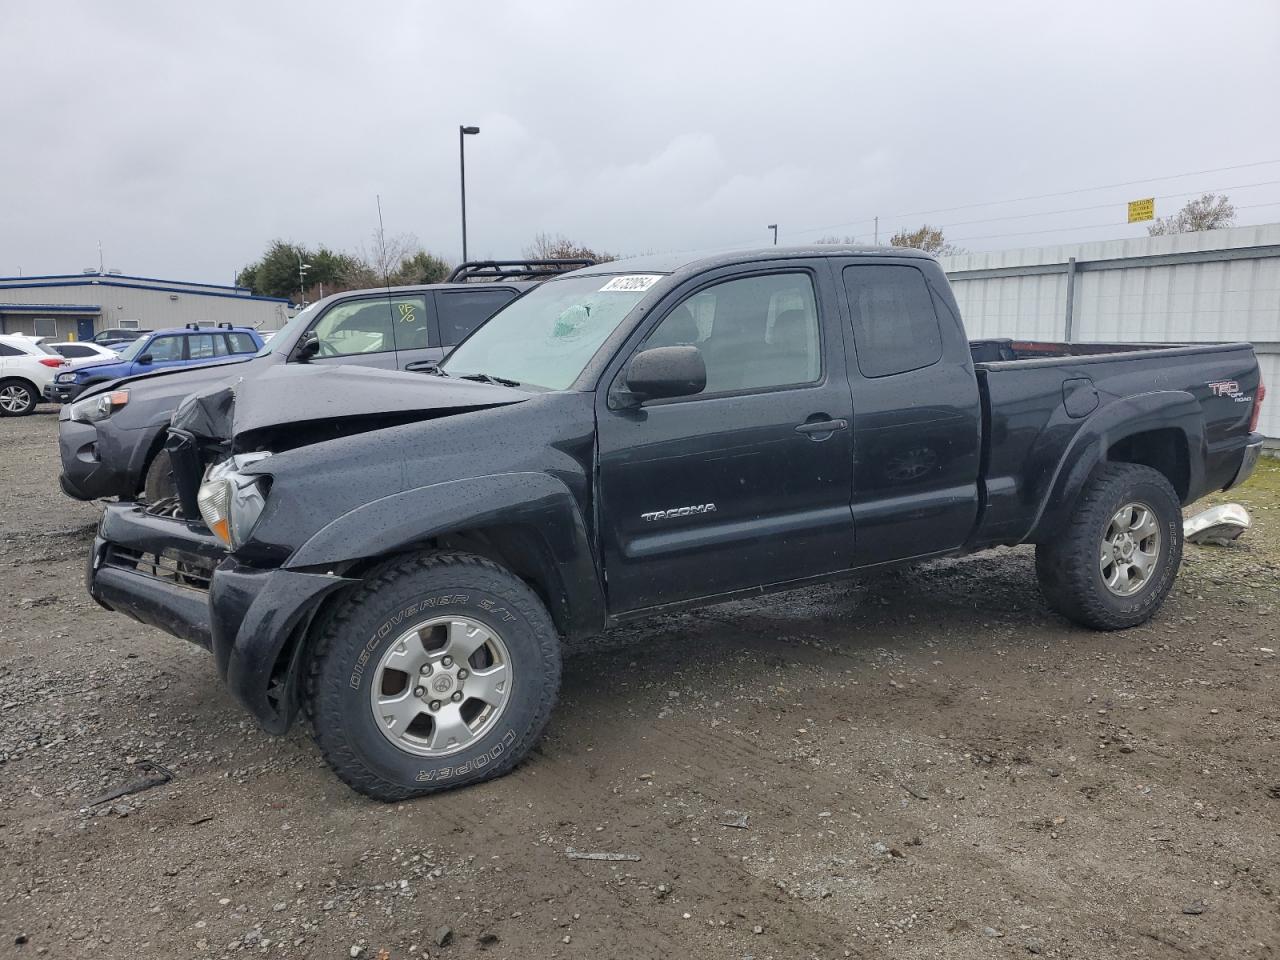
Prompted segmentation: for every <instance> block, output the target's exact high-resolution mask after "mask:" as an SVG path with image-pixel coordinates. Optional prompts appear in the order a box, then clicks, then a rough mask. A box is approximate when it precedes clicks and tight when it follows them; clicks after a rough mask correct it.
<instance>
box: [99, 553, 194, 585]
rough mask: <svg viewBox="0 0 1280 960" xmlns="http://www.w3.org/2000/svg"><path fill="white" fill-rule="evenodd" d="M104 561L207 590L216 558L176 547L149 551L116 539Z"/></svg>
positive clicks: (158, 578) (157, 578) (112, 565)
mask: <svg viewBox="0 0 1280 960" xmlns="http://www.w3.org/2000/svg"><path fill="white" fill-rule="evenodd" d="M103 562H104V563H105V564H106V565H107V566H109V567H117V568H119V569H121V570H132V571H134V572H137V573H141V574H145V575H146V576H148V577H154V578H155V579H156V580H165V581H168V582H169V583H176V584H178V585H179V586H183V587H191V588H192V589H194V590H208V589H209V581H210V580H211V579H212V578H213V571H214V569H215V568H216V567H217V565H218V564H217V561H215V560H211V559H210V558H208V557H201V556H197V555H195V554H189V553H183V554H180V553H178V552H177V551H176V550H164V551H162V552H161V553H158V554H157V553H147V552H144V551H142V550H134V549H132V548H131V547H124V546H121V545H120V544H116V543H113V544H111V545H110V546H109V547H108V548H107V554H106V557H105V558H104V560H103Z"/></svg>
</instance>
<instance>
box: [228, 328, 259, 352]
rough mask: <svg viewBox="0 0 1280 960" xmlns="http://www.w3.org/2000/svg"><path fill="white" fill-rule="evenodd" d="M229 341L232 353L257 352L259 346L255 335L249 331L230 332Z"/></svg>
mask: <svg viewBox="0 0 1280 960" xmlns="http://www.w3.org/2000/svg"><path fill="white" fill-rule="evenodd" d="M227 342H228V343H230V344H231V352H232V353H257V352H258V347H257V345H256V344H255V343H254V342H253V337H251V336H249V335H248V334H247V333H228V334H227Z"/></svg>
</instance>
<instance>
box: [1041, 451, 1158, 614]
mask: <svg viewBox="0 0 1280 960" xmlns="http://www.w3.org/2000/svg"><path fill="white" fill-rule="evenodd" d="M1181 563H1182V508H1181V504H1180V503H1179V501H1178V495H1177V494H1176V493H1175V492H1174V489H1173V486H1172V485H1171V484H1170V483H1169V481H1168V479H1166V478H1165V476H1164V474H1162V473H1160V472H1159V471H1157V470H1153V469H1152V468H1150V467H1144V466H1140V465H1138V464H1132V463H1112V464H1105V465H1103V466H1101V467H1099V468H1098V469H1097V470H1095V471H1094V473H1093V475H1092V476H1091V477H1090V478H1089V481H1088V483H1086V484H1085V487H1084V490H1083V491H1082V492H1081V494H1080V499H1079V500H1078V501H1077V503H1076V507H1075V510H1074V512H1073V513H1072V516H1071V518H1070V519H1069V520H1068V521H1067V524H1066V527H1065V529H1063V530H1060V531H1058V534H1057V536H1055V537H1054V538H1053V539H1052V540H1050V541H1048V542H1046V543H1041V544H1037V546H1036V574H1037V576H1038V577H1039V579H1040V589H1041V591H1042V592H1043V593H1044V596H1045V599H1046V600H1048V602H1049V606H1050V607H1052V608H1053V609H1054V610H1056V611H1057V612H1058V613H1060V614H1062V615H1063V616H1064V617H1066V618H1067V619H1068V620H1073V621H1075V622H1076V623H1079V624H1081V625H1083V626H1086V627H1092V628H1093V629H1095V630H1122V629H1124V628H1126V627H1133V626H1137V625H1138V624H1140V623H1145V622H1146V621H1147V620H1149V619H1150V618H1151V616H1152V615H1153V614H1154V613H1155V612H1156V611H1157V610H1158V609H1160V605H1161V604H1162V603H1164V599H1165V597H1166V596H1168V594H1169V591H1170V589H1172V587H1173V581H1174V578H1175V577H1176V576H1177V574H1178V567H1179V565H1180V564H1181Z"/></svg>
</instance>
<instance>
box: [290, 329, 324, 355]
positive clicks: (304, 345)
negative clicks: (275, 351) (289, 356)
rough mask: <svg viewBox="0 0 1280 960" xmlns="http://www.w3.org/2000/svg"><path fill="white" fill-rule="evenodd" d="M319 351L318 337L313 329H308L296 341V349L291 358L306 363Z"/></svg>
mask: <svg viewBox="0 0 1280 960" xmlns="http://www.w3.org/2000/svg"><path fill="white" fill-rule="evenodd" d="M319 352H320V338H319V337H318V336H317V335H316V332H315V331H314V330H308V331H307V332H306V333H304V334H303V335H302V339H301V340H299V341H298V349H297V350H296V351H295V352H294V356H293V358H294V359H295V360H297V361H298V363H307V362H308V361H309V360H310V359H311V358H312V357H314V356H315V355H316V354H317V353H319Z"/></svg>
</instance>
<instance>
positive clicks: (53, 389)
mask: <svg viewBox="0 0 1280 960" xmlns="http://www.w3.org/2000/svg"><path fill="white" fill-rule="evenodd" d="M41 392H42V393H43V394H44V398H45V399H46V400H48V401H49V402H50V403H70V402H71V401H72V400H74V399H75V398H76V397H78V396H80V394H82V393H84V386H83V385H81V384H79V383H47V384H45V387H44V390H42V391H41Z"/></svg>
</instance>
